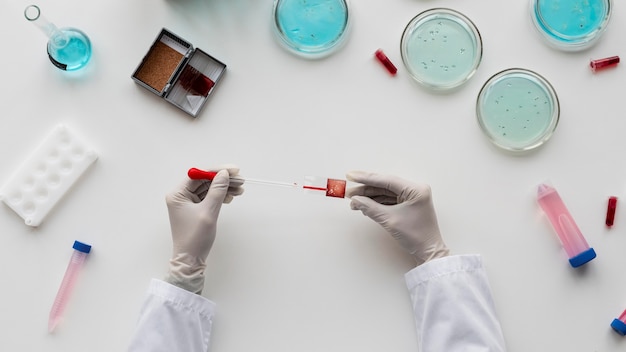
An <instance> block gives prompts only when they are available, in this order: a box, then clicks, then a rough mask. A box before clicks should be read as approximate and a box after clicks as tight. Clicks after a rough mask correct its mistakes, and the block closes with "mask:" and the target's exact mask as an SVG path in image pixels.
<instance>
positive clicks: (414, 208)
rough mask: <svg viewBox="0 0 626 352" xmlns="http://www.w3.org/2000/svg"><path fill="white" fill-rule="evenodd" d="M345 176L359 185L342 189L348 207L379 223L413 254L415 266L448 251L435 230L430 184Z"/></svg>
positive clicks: (360, 173)
mask: <svg viewBox="0 0 626 352" xmlns="http://www.w3.org/2000/svg"><path fill="white" fill-rule="evenodd" d="M346 178H347V179H348V180H350V181H354V182H358V183H361V184H363V185H361V186H357V187H352V188H349V189H348V190H347V191H346V196H347V197H349V198H351V202H350V207H351V208H352V209H353V210H360V211H361V212H363V214H364V215H366V216H368V217H369V218H371V219H372V220H374V221H376V222H377V223H379V224H380V225H381V226H382V227H383V228H384V229H385V230H387V232H389V233H390V234H391V236H392V237H393V238H394V239H395V240H396V241H398V243H399V244H400V246H401V247H402V248H404V249H405V250H406V251H407V252H409V253H410V254H412V255H413V257H415V260H417V265H420V264H422V263H425V262H427V261H429V260H432V259H435V258H440V257H445V256H447V255H448V254H449V250H448V247H447V246H446V244H445V243H444V242H443V239H442V238H441V233H440V232H439V225H438V224H437V215H436V214H435V209H434V207H433V202H432V197H431V191H430V186H428V185H426V184H417V183H412V182H409V181H406V180H404V179H401V178H399V177H396V176H387V175H379V174H375V173H367V172H363V171H352V172H349V173H348V174H347V175H346Z"/></svg>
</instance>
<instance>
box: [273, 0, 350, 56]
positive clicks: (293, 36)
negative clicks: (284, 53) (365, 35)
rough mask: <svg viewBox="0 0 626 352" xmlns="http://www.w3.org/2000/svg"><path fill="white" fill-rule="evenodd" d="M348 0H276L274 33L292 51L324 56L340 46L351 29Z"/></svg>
mask: <svg viewBox="0 0 626 352" xmlns="http://www.w3.org/2000/svg"><path fill="white" fill-rule="evenodd" d="M349 18H350V16H349V11H348V2H347V0H274V32H275V34H276V36H277V37H278V39H279V41H280V43H281V44H282V45H283V46H284V47H285V48H287V49H288V50H289V51H291V52H293V53H295V54H296V55H299V56H302V57H306V58H321V57H325V56H328V55H330V54H332V53H334V52H335V51H337V49H339V48H340V47H341V46H342V45H343V44H344V43H345V40H346V37H347V32H348V29H349Z"/></svg>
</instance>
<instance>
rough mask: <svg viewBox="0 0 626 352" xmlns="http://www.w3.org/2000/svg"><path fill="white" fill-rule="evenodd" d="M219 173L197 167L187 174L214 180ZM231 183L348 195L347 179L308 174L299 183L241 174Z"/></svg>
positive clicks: (335, 196) (233, 178) (328, 194)
mask: <svg viewBox="0 0 626 352" xmlns="http://www.w3.org/2000/svg"><path fill="white" fill-rule="evenodd" d="M215 175H217V172H216V171H204V170H200V169H197V168H195V167H193V168H191V169H189V171H188V172H187V176H189V178H190V179H192V180H213V178H214V177H215ZM230 182H231V184H235V185H242V184H244V183H255V184H261V185H268V186H281V187H291V188H301V189H303V190H305V191H309V192H313V193H316V194H325V195H326V196H327V197H334V198H344V197H345V195H346V185H347V181H346V180H340V179H333V178H323V177H317V176H306V177H305V182H304V183H303V184H299V183H297V182H280V181H270V180H259V179H254V178H247V177H245V178H244V177H241V176H232V177H230Z"/></svg>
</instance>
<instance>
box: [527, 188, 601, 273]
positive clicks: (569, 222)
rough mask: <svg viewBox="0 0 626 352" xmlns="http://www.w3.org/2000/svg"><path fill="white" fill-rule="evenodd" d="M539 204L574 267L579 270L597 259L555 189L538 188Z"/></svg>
mask: <svg viewBox="0 0 626 352" xmlns="http://www.w3.org/2000/svg"><path fill="white" fill-rule="evenodd" d="M537 202H538V203H539V205H540V206H541V208H542V209H543V211H544V213H545V214H546V216H547V217H548V219H549V220H550V223H551V224H552V227H553V228H554V230H555V231H556V233H557V235H558V237H559V240H560V241H561V244H562V245H563V249H565V252H566V253H567V256H568V257H569V263H570V265H571V266H572V267H574V268H577V267H579V266H581V265H583V264H585V263H587V262H589V261H590V260H592V259H593V258H595V257H596V252H595V251H594V250H593V248H590V247H589V244H587V241H586V240H585V237H584V236H583V234H582V232H580V229H578V226H577V225H576V222H575V221H574V219H573V218H572V215H571V214H570V212H569V211H568V210H567V208H566V207H565V204H564V203H563V200H562V199H561V196H559V193H558V192H557V191H556V189H555V188H554V187H552V186H549V185H546V184H540V185H539V187H538V188H537Z"/></svg>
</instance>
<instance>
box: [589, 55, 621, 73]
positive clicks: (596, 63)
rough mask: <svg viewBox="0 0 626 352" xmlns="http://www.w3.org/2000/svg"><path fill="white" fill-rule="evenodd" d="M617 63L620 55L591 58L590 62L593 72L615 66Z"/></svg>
mask: <svg viewBox="0 0 626 352" xmlns="http://www.w3.org/2000/svg"><path fill="white" fill-rule="evenodd" d="M617 64H619V56H611V57H606V58H604V59H597V60H591V61H590V62H589V67H591V71H592V72H596V71H601V70H604V69H607V68H611V67H615V66H617Z"/></svg>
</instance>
